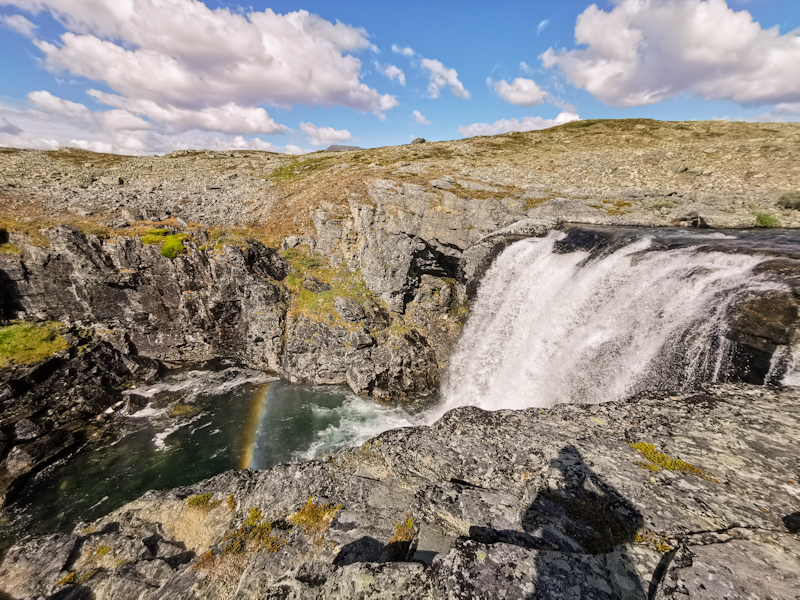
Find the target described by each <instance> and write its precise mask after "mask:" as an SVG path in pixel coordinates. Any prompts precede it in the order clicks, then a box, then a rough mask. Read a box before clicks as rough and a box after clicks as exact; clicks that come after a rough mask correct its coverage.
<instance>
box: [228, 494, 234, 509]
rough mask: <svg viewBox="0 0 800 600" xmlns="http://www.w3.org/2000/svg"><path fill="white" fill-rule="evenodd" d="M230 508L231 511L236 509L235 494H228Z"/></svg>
mask: <svg viewBox="0 0 800 600" xmlns="http://www.w3.org/2000/svg"><path fill="white" fill-rule="evenodd" d="M228 509H229V510H230V511H231V512H233V511H235V510H236V498H234V497H233V494H228Z"/></svg>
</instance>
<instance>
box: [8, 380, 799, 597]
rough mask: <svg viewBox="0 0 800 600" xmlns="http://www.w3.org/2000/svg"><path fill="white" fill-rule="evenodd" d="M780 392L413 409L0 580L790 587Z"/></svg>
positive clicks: (637, 590)
mask: <svg viewBox="0 0 800 600" xmlns="http://www.w3.org/2000/svg"><path fill="white" fill-rule="evenodd" d="M799 411H800V398H798V396H797V394H794V393H787V392H780V393H779V392H775V391H767V390H764V389H763V388H754V387H745V388H742V387H730V386H728V387H725V386H722V387H716V388H711V389H708V390H704V391H702V392H699V393H692V394H688V395H680V396H670V397H666V396H650V397H640V398H636V399H632V400H628V401H624V402H615V403H609V404H605V405H602V406H580V405H570V406H567V405H562V406H558V407H556V408H553V409H549V410H540V409H534V410H527V411H499V412H494V413H488V412H483V411H481V410H479V409H475V408H461V409H456V410H454V411H451V412H450V413H448V414H447V415H445V416H444V417H443V418H442V419H440V420H439V421H438V422H437V423H435V424H434V425H432V426H430V427H416V428H406V429H398V430H393V431H388V432H386V433H384V434H382V435H380V436H378V437H377V438H374V439H373V440H370V441H369V442H368V443H366V444H365V445H364V446H362V447H361V448H358V449H354V450H348V451H346V452H341V453H339V454H335V455H332V456H329V457H327V458H326V459H325V460H322V461H312V462H307V463H300V464H294V465H281V466H278V467H276V468H274V469H272V470H270V471H238V472H229V473H224V474H222V475H219V476H218V477H215V478H213V479H210V480H208V481H205V482H202V483H199V484H197V485H195V486H192V487H190V488H183V489H178V490H172V491H167V492H152V493H150V494H148V495H146V496H144V497H143V498H141V499H139V500H137V501H135V502H133V503H131V504H128V505H127V506H125V507H123V508H121V509H119V510H118V511H115V512H114V513H112V514H110V515H108V516H107V517H105V518H103V519H100V520H99V521H97V522H95V523H92V524H84V525H81V526H80V527H78V528H77V529H76V531H75V532H73V533H69V534H61V535H53V536H49V537H43V538H37V539H34V540H30V541H26V542H22V543H20V544H18V545H16V546H14V547H13V548H11V549H10V550H9V551H8V553H7V554H6V557H5V560H4V561H3V563H2V565H0V581H2V584H0V589H2V590H3V591H4V592H5V593H6V594H8V595H10V596H11V597H13V598H35V597H41V596H49V597H54V598H84V597H92V598H97V599H98V600H100V599H103V598H114V599H115V600H120V599H126V598H237V599H245V598H348V599H350V598H487V599H488V598H498V597H500V598H565V597H570V598H591V599H601V598H603V599H605V598H607V599H612V598H614V599H618V598H626V599H627V598H631V599H634V598H636V599H640V598H659V599H666V598H794V597H796V596H797V595H798V594H800V578H799V577H798V573H800V569H799V568H798V566H800V542H798V535H797V534H798V527H800V515H799V514H798V512H797V509H798V504H797V498H798V483H797V481H798V480H797V474H798V469H800V463H798V459H797V453H796V451H795V445H796V444H795V438H796V431H797V427H798V425H800V423H798V418H800V412H799Z"/></svg>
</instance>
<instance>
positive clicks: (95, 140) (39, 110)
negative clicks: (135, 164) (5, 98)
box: [0, 92, 302, 154]
mask: <svg viewBox="0 0 800 600" xmlns="http://www.w3.org/2000/svg"><path fill="white" fill-rule="evenodd" d="M29 99H30V101H31V105H32V108H27V109H26V108H17V107H13V106H8V105H4V104H1V103H0V146H2V147H12V148H37V149H40V150H54V149H57V148H59V147H61V146H73V147H77V148H84V149H86V150H93V151H95V152H113V153H118V154H161V153H164V152H171V151H172V150H185V149H192V148H194V149H196V148H207V149H209V150H235V149H250V150H270V151H273V152H281V151H282V149H281V148H279V147H277V146H274V145H273V144H271V143H269V142H265V141H264V140H261V139H259V138H251V139H247V138H245V137H244V136H242V135H230V134H226V133H221V132H217V131H199V130H197V129H194V130H184V131H179V132H176V131H174V130H171V129H170V128H168V127H164V126H162V125H161V124H159V123H153V122H150V121H146V120H144V119H142V118H141V117H139V116H137V115H135V114H133V113H132V112H130V111H127V110H122V109H112V110H108V111H96V112H92V111H90V110H89V108H88V107H86V106H84V105H82V104H79V103H77V102H70V101H68V100H63V99H61V98H58V97H56V96H53V95H52V94H50V93H49V92H32V93H31V94H29ZM293 148H294V149H292V148H289V147H288V146H287V148H286V151H287V152H288V151H291V152H293V153H296V152H299V153H302V150H301V149H299V148H297V147H296V146H294V147H293Z"/></svg>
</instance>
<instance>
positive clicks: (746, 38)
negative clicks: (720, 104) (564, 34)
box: [541, 0, 800, 107]
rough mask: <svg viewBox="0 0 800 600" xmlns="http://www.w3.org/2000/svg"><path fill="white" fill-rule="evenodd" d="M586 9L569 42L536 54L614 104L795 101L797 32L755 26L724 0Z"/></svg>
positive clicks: (640, 1)
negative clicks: (569, 46) (685, 98)
mask: <svg viewBox="0 0 800 600" xmlns="http://www.w3.org/2000/svg"><path fill="white" fill-rule="evenodd" d="M615 4H616V6H615V7H614V8H613V9H612V10H611V11H610V12H605V11H603V10H601V9H600V8H598V7H597V5H594V4H593V5H591V6H589V7H588V8H587V9H586V10H585V11H584V12H583V13H582V14H581V15H579V17H578V21H577V24H576V26H575V41H576V43H578V44H581V45H585V46H586V47H585V48H582V49H575V50H570V51H556V50H554V49H552V48H550V49H548V50H547V51H546V52H545V53H544V54H542V57H541V58H542V64H543V65H544V66H545V67H558V68H559V69H560V70H561V71H562V72H563V73H564V75H565V76H566V77H567V79H568V80H569V81H570V82H571V83H572V84H573V85H575V86H577V87H579V88H583V89H585V90H587V91H588V92H590V93H591V94H593V95H594V96H595V97H597V98H598V99H600V100H601V101H603V102H605V103H606V104H609V105H611V106H616V107H630V106H640V105H643V104H653V103H656V102H660V101H662V100H665V99H668V98H674V97H675V96H678V95H680V94H685V93H692V94H694V95H696V96H699V97H700V98H704V99H706V100H712V99H727V100H733V101H735V102H739V103H742V104H755V103H773V102H776V103H780V102H783V103H790V102H797V101H799V100H800V77H798V76H797V72H798V70H797V65H798V64H800V34H798V32H797V31H795V32H792V33H788V34H785V35H781V34H780V32H779V30H778V28H777V27H773V28H771V29H762V27H761V25H760V24H759V23H757V22H754V21H753V18H752V16H751V15H750V13H749V12H747V11H740V12H736V11H734V10H733V9H731V8H729V7H728V4H727V2H726V1H725V0H615Z"/></svg>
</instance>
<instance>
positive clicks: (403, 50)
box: [392, 44, 416, 56]
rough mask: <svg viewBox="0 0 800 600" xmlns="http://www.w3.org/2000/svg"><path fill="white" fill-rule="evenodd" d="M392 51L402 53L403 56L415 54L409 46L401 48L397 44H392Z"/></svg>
mask: <svg viewBox="0 0 800 600" xmlns="http://www.w3.org/2000/svg"><path fill="white" fill-rule="evenodd" d="M392 52H394V53H395V54H402V55H403V56H414V54H416V53H415V52H414V50H413V49H411V48H403V47H402V46H398V45H397V44H392Z"/></svg>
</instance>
